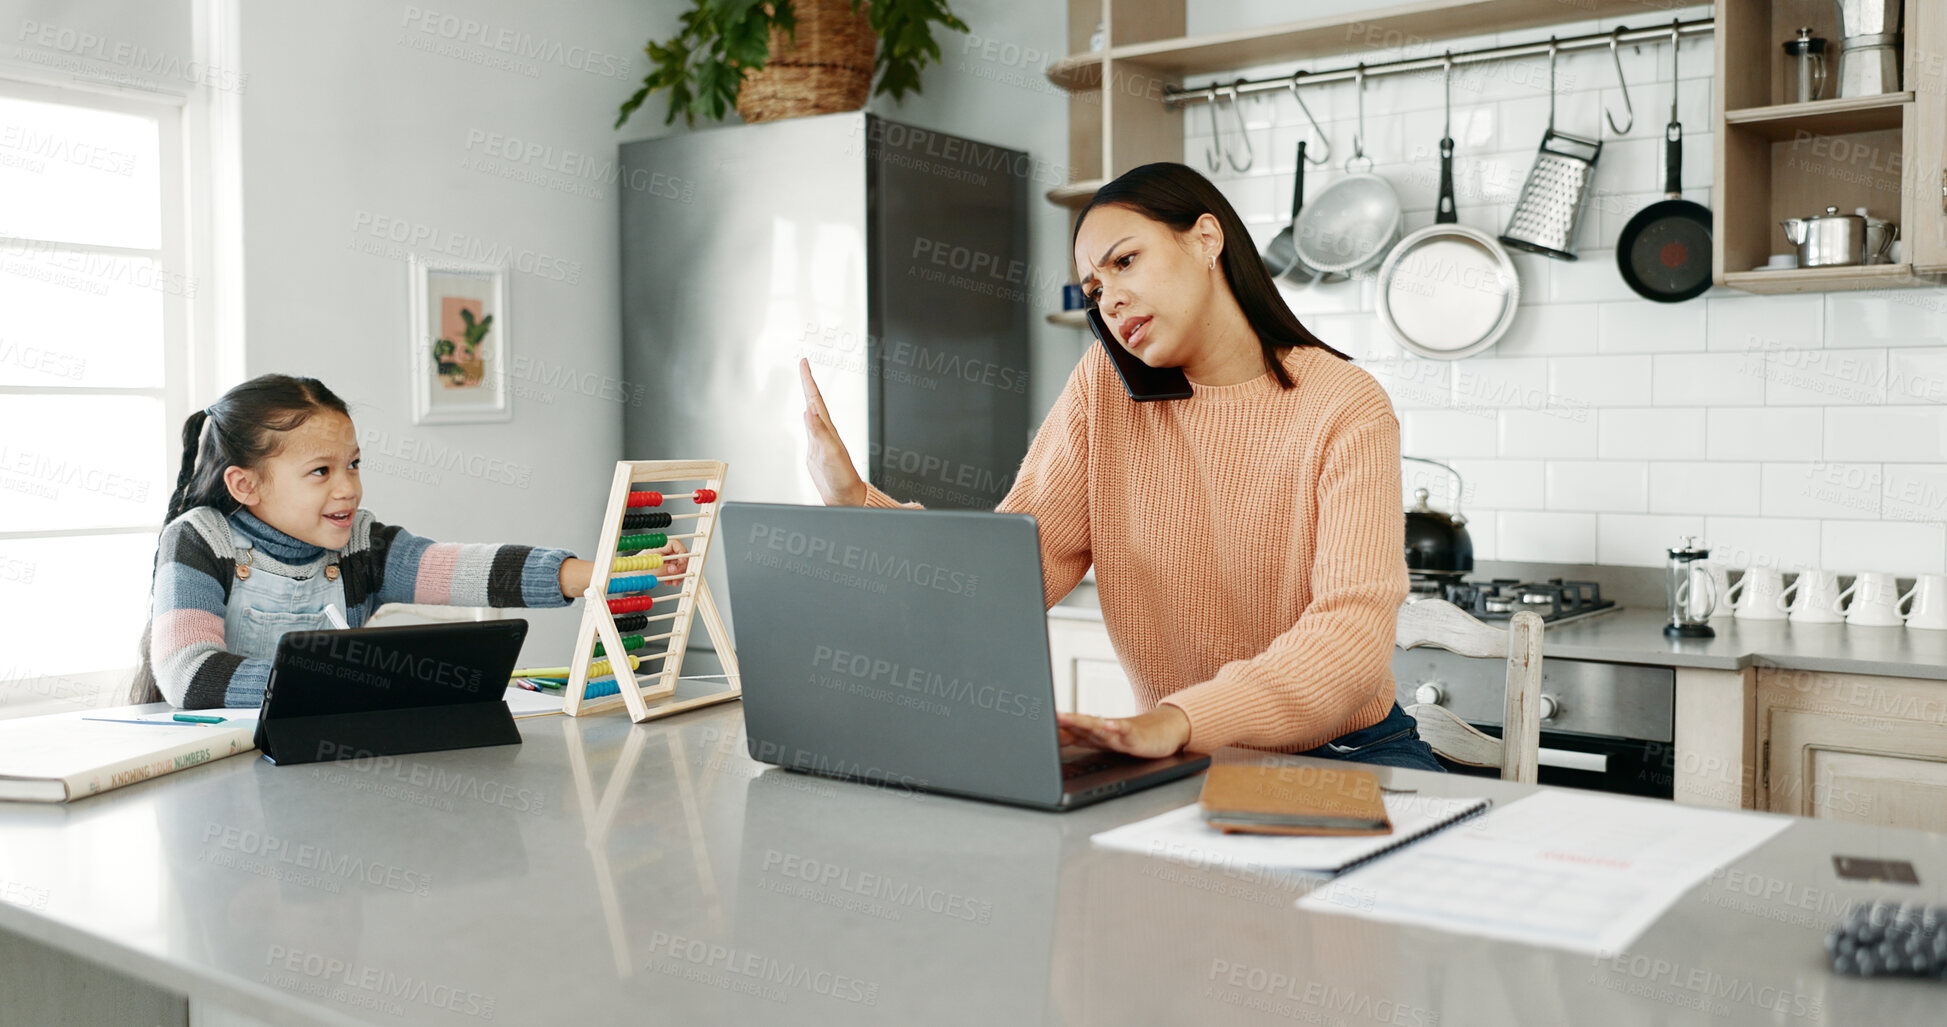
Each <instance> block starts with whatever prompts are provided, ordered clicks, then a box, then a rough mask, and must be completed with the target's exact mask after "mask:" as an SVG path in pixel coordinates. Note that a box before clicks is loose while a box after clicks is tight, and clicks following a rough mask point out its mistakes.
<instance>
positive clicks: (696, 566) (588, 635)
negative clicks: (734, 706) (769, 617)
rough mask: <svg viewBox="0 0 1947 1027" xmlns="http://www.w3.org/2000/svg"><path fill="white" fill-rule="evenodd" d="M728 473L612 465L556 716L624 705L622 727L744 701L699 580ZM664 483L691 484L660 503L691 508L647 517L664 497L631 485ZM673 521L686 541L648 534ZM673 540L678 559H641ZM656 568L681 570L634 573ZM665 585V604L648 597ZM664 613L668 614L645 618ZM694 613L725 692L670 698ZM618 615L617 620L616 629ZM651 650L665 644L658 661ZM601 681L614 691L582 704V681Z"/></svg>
mask: <svg viewBox="0 0 1947 1027" xmlns="http://www.w3.org/2000/svg"><path fill="white" fill-rule="evenodd" d="M728 470H729V465H727V464H725V463H724V462H723V461H721V460H623V461H620V462H618V463H617V464H616V465H615V478H614V481H613V482H612V483H611V484H610V485H609V495H608V512H607V513H606V514H605V515H604V516H603V518H602V538H601V542H600V543H599V544H598V545H597V546H596V548H595V560H594V563H595V570H594V573H593V574H591V575H590V576H589V581H588V591H587V592H586V593H585V596H586V599H587V606H586V608H584V609H583V610H582V614H581V628H580V630H579V632H578V633H577V634H576V636H575V655H574V659H573V660H571V661H570V662H569V664H568V690H567V693H566V695H565V696H564V697H563V700H562V706H561V708H562V711H563V712H565V713H567V714H568V715H569V716H575V717H578V716H581V715H582V714H584V713H600V712H603V711H605V710H609V709H612V708H614V706H615V704H616V703H623V704H626V705H627V706H628V708H629V719H630V720H632V721H634V722H636V723H638V724H640V723H642V722H643V721H645V720H652V719H655V718H657V717H667V716H669V715H670V714H673V713H681V712H683V711H684V710H690V709H695V708H696V707H699V706H708V705H710V704H711V703H720V702H725V701H727V700H730V699H735V698H737V697H738V696H740V695H742V694H743V685H742V678H741V677H740V676H739V675H738V672H737V653H736V650H735V649H734V648H733V647H732V646H731V643H730V632H729V631H727V630H725V628H724V623H723V616H722V615H721V614H720V613H718V612H717V604H716V601H715V600H713V599H712V598H711V597H710V589H709V586H708V585H707V584H705V583H704V580H703V569H704V566H705V561H706V560H707V559H708V558H709V555H710V548H711V547H710V542H711V538H712V536H713V535H714V534H715V531H716V524H717V497H718V496H719V495H720V494H721V493H722V490H723V479H724V474H725V472H726V471H728ZM670 483H683V484H691V483H693V484H694V487H693V488H692V489H690V490H689V492H688V494H687V496H686V497H685V496H683V495H682V494H681V493H672V494H671V495H670V496H669V497H668V498H669V499H671V500H680V499H682V498H687V499H689V500H690V502H692V503H694V504H695V507H696V508H695V509H694V510H682V511H662V510H653V511H652V510H650V508H652V507H660V506H662V504H663V502H664V498H665V497H664V496H663V494H662V493H661V492H660V491H655V490H652V489H648V488H642V487H640V486H650V485H667V484H670ZM680 521H689V522H690V523H689V524H688V525H687V527H688V528H689V530H688V531H687V532H684V531H667V532H662V531H655V530H654V529H657V528H674V527H677V526H678V522H680ZM679 539H680V540H682V541H683V542H684V544H685V548H687V549H688V550H689V551H688V553H686V554H683V555H682V556H675V555H672V556H670V557H667V558H665V557H663V556H662V555H660V554H658V553H654V552H649V550H654V549H660V548H662V547H664V546H666V545H668V544H669V543H670V542H672V541H675V540H679ZM623 553H629V554H631V555H627V556H624V555H621V554H623ZM665 559H668V560H676V559H686V560H687V561H688V564H687V566H686V568H685V569H684V571H683V573H681V574H655V573H647V574H644V573H638V572H642V571H649V572H654V571H657V570H660V569H661V568H662V566H663V564H664V562H665ZM671 584H673V585H675V586H676V592H675V594H673V595H664V596H651V595H650V594H649V593H650V591H652V590H653V589H655V588H657V587H660V586H663V585H671ZM665 606H667V607H670V612H668V613H661V614H649V613H647V611H649V610H652V609H660V608H662V607H665ZM699 613H700V614H702V615H703V627H704V629H705V630H707V631H708V632H709V633H710V641H711V643H712V644H714V645H715V646H716V649H717V656H718V657H719V658H720V659H721V660H722V661H723V671H724V678H725V680H726V683H727V685H728V688H727V689H725V690H724V691H719V692H709V693H705V694H701V695H688V696H680V697H679V696H677V694H676V683H677V679H678V678H679V677H680V676H681V673H682V669H683V653H684V651H685V649H686V648H687V647H688V646H689V640H690V624H691V622H692V620H693V618H694V617H695V615H696V614H699ZM618 614H624V615H626V616H625V617H624V619H623V620H622V621H621V622H620V623H618V621H617V615H618ZM665 622H666V624H667V627H668V630H667V631H665V632H663V633H662V634H651V633H650V632H651V630H652V629H651V628H650V625H652V624H662V623H665ZM624 625H626V628H627V631H626V632H625V630H624ZM656 642H666V643H667V644H666V645H665V646H664V648H663V649H662V650H661V651H659V652H651V651H648V650H649V649H650V648H651V646H652V645H653V644H654V643H656ZM652 662H654V663H657V664H658V666H657V667H656V668H655V669H654V670H652V671H646V672H645V673H642V674H640V675H638V674H637V670H638V669H639V668H641V667H643V666H646V665H647V664H649V663H652ZM608 675H613V676H614V678H615V686H616V691H615V692H614V693H613V694H606V695H598V696H594V697H590V696H589V695H588V692H589V684H590V679H591V678H600V677H605V676H608Z"/></svg>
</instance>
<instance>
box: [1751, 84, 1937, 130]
mask: <svg viewBox="0 0 1947 1027" xmlns="http://www.w3.org/2000/svg"><path fill="white" fill-rule="evenodd" d="M1912 102H1913V94H1912V93H1911V92H1905V93H1882V94H1880V95H1879V96H1854V97H1846V98H1843V99H1838V100H1816V101H1814V102H1812V103H1786V104H1779V105H1778V106H1775V107H1747V108H1745V109H1743V110H1736V111H1725V112H1724V121H1725V123H1727V124H1731V125H1736V126H1738V127H1740V128H1744V129H1748V130H1750V131H1753V132H1756V133H1757V134H1758V135H1759V136H1761V137H1763V138H1765V139H1769V140H1772V141H1774V142H1775V141H1778V140H1781V139H1792V138H1795V137H1796V136H1797V134H1798V133H1800V132H1808V133H1811V134H1813V135H1823V136H1831V135H1846V134H1849V133H1853V132H1877V131H1881V130H1883V129H1889V128H1899V127H1900V119H1901V115H1902V112H1903V110H1904V108H1905V107H1906V105H1907V104H1910V103H1912Z"/></svg>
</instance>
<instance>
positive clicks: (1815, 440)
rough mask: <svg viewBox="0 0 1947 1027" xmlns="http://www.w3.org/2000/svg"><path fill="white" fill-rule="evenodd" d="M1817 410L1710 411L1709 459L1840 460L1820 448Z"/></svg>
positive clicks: (1737, 409) (1792, 408) (1786, 408)
mask: <svg viewBox="0 0 1947 1027" xmlns="http://www.w3.org/2000/svg"><path fill="white" fill-rule="evenodd" d="M1824 413H1825V411H1824V410H1821V409H1820V408H1818V407H1802V408H1795V407H1777V408H1766V407H1742V408H1741V407H1722V408H1717V409H1713V410H1711V411H1710V422H1709V426H1708V429H1707V433H1708V436H1709V439H1710V445H1709V458H1710V459H1712V460H1805V459H1812V460H1819V459H1844V457H1841V456H1840V455H1839V454H1837V453H1834V452H1832V451H1831V450H1830V448H1829V447H1826V446H1824V443H1823V435H1822V427H1821V425H1822V423H1823V422H1822V415H1823V414H1824Z"/></svg>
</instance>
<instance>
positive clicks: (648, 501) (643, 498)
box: [629, 492, 663, 506]
mask: <svg viewBox="0 0 1947 1027" xmlns="http://www.w3.org/2000/svg"><path fill="white" fill-rule="evenodd" d="M629 505H630V506H661V505H663V494H662V493H660V492H631V493H629Z"/></svg>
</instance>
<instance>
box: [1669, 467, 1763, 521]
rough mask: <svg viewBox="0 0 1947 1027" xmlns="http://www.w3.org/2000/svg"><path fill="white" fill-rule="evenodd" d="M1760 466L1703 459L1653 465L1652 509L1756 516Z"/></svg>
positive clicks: (1670, 511) (1678, 512)
mask: <svg viewBox="0 0 1947 1027" xmlns="http://www.w3.org/2000/svg"><path fill="white" fill-rule="evenodd" d="M1759 468H1760V465H1758V464H1754V463H1709V462H1703V461H1690V460H1683V461H1657V462H1655V463H1652V464H1650V512H1651V513H1659V514H1717V515H1733V516H1736V515H1749V516H1756V515H1757V513H1758V511H1759V502H1760V494H1759V488H1760V487H1761V486H1760V482H1761V478H1760V471H1759Z"/></svg>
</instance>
